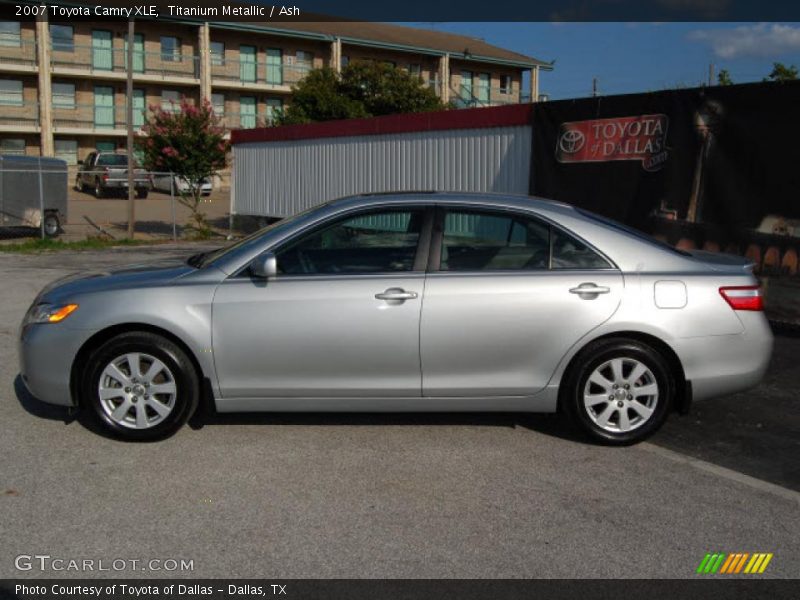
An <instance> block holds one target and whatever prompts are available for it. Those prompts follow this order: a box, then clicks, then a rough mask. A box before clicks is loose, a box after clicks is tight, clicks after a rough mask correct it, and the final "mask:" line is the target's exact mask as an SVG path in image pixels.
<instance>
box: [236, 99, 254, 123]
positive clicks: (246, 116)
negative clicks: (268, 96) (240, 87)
mask: <svg viewBox="0 0 800 600" xmlns="http://www.w3.org/2000/svg"><path fill="white" fill-rule="evenodd" d="M255 126H256V99H255V96H239V127H241V128H242V129H252V128H253V127H255Z"/></svg>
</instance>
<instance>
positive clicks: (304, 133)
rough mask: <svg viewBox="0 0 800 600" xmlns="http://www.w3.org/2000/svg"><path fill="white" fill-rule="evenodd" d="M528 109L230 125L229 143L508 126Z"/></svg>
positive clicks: (524, 120)
mask: <svg viewBox="0 0 800 600" xmlns="http://www.w3.org/2000/svg"><path fill="white" fill-rule="evenodd" d="M532 112H533V105H531V104H508V105H505V106H492V107H489V108H466V109H458V110H442V111H436V112H427V113H412V114H404V115H388V116H385V117H372V118H368V119H344V120H341V121H325V122H323V123H308V124H305V125H284V126H282V127H261V128H257V129H234V130H233V131H231V143H233V144H249V143H252V142H282V141H288V140H307V139H320V138H332V137H347V136H355V135H384V134H390V133H410V132H415V131H441V130H446V129H480V128H485V127H510V126H514V125H528V124H530V122H531V114H532Z"/></svg>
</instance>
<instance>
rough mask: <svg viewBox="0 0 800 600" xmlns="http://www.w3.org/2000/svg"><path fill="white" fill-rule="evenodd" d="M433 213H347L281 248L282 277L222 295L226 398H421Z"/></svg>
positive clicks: (218, 329)
mask: <svg viewBox="0 0 800 600" xmlns="http://www.w3.org/2000/svg"><path fill="white" fill-rule="evenodd" d="M425 217H426V213H425V211H424V210H423V209H416V208H404V209H402V210H389V209H380V210H372V211H369V212H367V213H359V214H358V215H357V216H354V215H351V216H346V217H341V218H340V219H338V220H337V221H335V222H334V223H331V224H328V225H325V226H322V227H318V228H315V229H313V230H311V231H309V232H307V233H303V234H300V235H299V236H296V237H295V238H293V239H292V240H289V241H288V242H285V243H284V244H282V246H281V247H279V248H277V249H276V251H275V253H276V256H277V264H278V276H277V277H275V278H274V279H270V280H269V281H264V280H259V279H255V278H253V277H251V276H250V275H249V272H245V273H242V274H240V275H239V276H234V277H231V278H229V279H227V280H226V281H225V282H224V283H223V284H221V285H220V286H219V288H218V289H217V292H216V294H215V297H214V307H213V321H212V332H213V333H212V335H213V351H214V362H215V365H216V370H217V377H218V382H219V387H220V391H221V394H222V397H223V399H244V398H249V399H252V398H292V397H294V398H328V397H352V398H359V397H360V398H369V397H376V396H393V397H420V394H421V375H420V364H419V320H420V307H421V306H422V294H423V287H424V283H425V271H424V257H422V256H421V255H420V254H419V252H418V245H419V241H420V238H421V237H423V236H422V233H421V232H422V224H423V220H424V219H425Z"/></svg>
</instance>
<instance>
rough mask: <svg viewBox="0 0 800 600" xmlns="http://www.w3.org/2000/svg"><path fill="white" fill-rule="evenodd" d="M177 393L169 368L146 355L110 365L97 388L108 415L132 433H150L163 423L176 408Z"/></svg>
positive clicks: (126, 357)
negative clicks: (133, 430)
mask: <svg viewBox="0 0 800 600" xmlns="http://www.w3.org/2000/svg"><path fill="white" fill-rule="evenodd" d="M177 391H178V388H177V384H176V382H175V377H174V375H173V374H172V371H170V369H169V367H167V365H165V364H164V363H163V362H162V361H160V360H159V359H157V358H156V357H154V356H152V355H150V354H145V353H143V352H129V353H127V354H123V355H121V356H118V357H117V358H115V359H114V360H112V361H111V362H110V363H108V364H107V365H106V367H105V368H104V369H103V371H102V373H101V375H100V381H99V383H98V388H97V393H98V396H99V399H100V406H101V407H102V409H103V411H104V412H105V414H106V415H107V416H108V417H109V418H110V419H111V420H112V421H113V422H114V423H117V424H119V425H121V426H123V427H128V428H131V429H149V428H151V427H153V426H155V425H158V424H159V423H161V422H162V421H164V419H166V418H167V417H168V416H169V415H170V413H171V412H172V411H173V409H174V408H175V401H176V398H177Z"/></svg>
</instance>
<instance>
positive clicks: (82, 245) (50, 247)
mask: <svg viewBox="0 0 800 600" xmlns="http://www.w3.org/2000/svg"><path fill="white" fill-rule="evenodd" d="M158 243H160V240H153V241H151V240H129V239H127V238H124V239H120V240H112V239H108V238H100V237H90V238H86V239H85V240H76V241H73V242H64V241H61V240H54V239H50V238H45V239H35V240H26V241H24V242H20V243H18V244H0V252H22V253H34V252H58V251H60V250H103V249H105V248H115V247H120V246H127V247H130V246H146V245H153V244H158Z"/></svg>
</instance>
